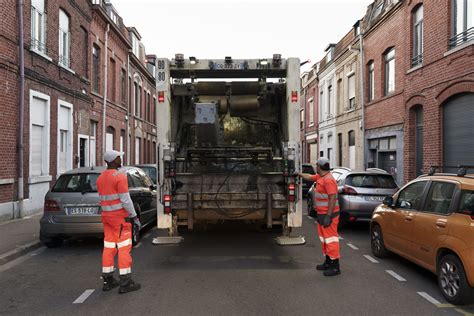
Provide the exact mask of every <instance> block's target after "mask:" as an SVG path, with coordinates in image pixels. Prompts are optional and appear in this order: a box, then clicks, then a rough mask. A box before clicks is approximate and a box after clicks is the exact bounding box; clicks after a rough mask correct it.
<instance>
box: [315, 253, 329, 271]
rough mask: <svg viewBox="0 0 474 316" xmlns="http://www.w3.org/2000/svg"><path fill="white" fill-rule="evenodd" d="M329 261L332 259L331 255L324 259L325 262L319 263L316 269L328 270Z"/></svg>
mask: <svg viewBox="0 0 474 316" xmlns="http://www.w3.org/2000/svg"><path fill="white" fill-rule="evenodd" d="M329 261H331V258H329V256H326V260H324V263H321V264H318V265H317V266H316V270H319V271H324V270H327V269H328V268H329Z"/></svg>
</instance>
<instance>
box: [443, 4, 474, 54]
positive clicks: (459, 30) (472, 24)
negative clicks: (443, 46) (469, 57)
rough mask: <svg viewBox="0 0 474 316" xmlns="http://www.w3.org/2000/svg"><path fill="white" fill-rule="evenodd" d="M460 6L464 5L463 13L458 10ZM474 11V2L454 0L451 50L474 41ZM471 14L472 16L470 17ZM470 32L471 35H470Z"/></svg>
mask: <svg viewBox="0 0 474 316" xmlns="http://www.w3.org/2000/svg"><path fill="white" fill-rule="evenodd" d="M459 4H462V8H461V11H462V12H459V11H458V10H457V9H458V6H459ZM473 11H474V1H473V0H452V37H451V39H450V40H449V46H450V48H454V47H456V46H459V45H462V44H464V43H466V42H471V41H473V40H474V34H473V33H472V30H473V28H474V13H473ZM469 13H470V14H471V15H469ZM469 31H470V34H469V33H468V32H469Z"/></svg>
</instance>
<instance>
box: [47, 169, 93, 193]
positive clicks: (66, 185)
mask: <svg viewBox="0 0 474 316" xmlns="http://www.w3.org/2000/svg"><path fill="white" fill-rule="evenodd" d="M98 177H99V174H98V173H81V174H66V175H62V176H60V177H59V179H58V181H56V184H55V185H54V187H53V189H52V190H51V192H97V185H96V181H97V178H98Z"/></svg>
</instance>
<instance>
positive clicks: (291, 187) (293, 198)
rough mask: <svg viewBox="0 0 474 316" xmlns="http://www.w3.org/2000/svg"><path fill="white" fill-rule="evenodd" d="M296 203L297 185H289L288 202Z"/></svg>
mask: <svg viewBox="0 0 474 316" xmlns="http://www.w3.org/2000/svg"><path fill="white" fill-rule="evenodd" d="M294 201H296V184H294V183H290V184H288V202H294Z"/></svg>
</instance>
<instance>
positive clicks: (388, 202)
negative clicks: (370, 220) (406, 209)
mask: <svg viewBox="0 0 474 316" xmlns="http://www.w3.org/2000/svg"><path fill="white" fill-rule="evenodd" d="M383 204H384V205H386V206H388V207H393V197H392V196H386V197H385V198H384V199H383Z"/></svg>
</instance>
